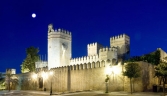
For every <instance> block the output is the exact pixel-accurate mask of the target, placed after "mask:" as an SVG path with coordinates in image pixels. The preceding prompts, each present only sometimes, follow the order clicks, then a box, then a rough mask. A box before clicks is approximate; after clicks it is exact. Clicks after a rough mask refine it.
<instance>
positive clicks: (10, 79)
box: [6, 72, 18, 91]
mask: <svg viewBox="0 0 167 96" xmlns="http://www.w3.org/2000/svg"><path fill="white" fill-rule="evenodd" d="M17 84H18V79H17V77H16V76H15V75H14V74H11V73H9V72H7V74H6V85H7V88H8V90H9V91H10V90H11V87H12V86H13V87H14V86H16V85H17Z"/></svg>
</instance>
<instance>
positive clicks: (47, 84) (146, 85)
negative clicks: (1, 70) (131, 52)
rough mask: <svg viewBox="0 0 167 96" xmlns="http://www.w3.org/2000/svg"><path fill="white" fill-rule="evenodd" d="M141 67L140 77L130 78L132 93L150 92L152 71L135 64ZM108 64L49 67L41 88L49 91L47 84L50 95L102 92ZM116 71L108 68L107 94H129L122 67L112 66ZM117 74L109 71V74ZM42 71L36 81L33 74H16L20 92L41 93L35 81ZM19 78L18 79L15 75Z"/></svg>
mask: <svg viewBox="0 0 167 96" xmlns="http://www.w3.org/2000/svg"><path fill="white" fill-rule="evenodd" d="M138 63H139V65H140V66H141V69H142V70H141V77H139V78H136V79H134V84H133V87H134V88H133V90H134V92H142V91H146V90H151V89H152V85H153V84H155V82H154V78H153V77H154V71H153V68H154V67H153V66H152V65H151V64H148V63H145V62H138ZM108 65H109V64H105V63H104V62H96V63H88V64H80V65H71V66H64V67H58V68H53V69H51V70H50V71H52V72H53V75H49V71H47V70H45V73H48V76H46V77H44V78H43V80H44V81H43V82H44V83H43V84H44V86H43V88H46V90H48V91H49V90H50V88H51V82H52V89H53V91H54V92H65V91H84V90H103V91H105V88H106V85H105V84H106V83H105V78H106V70H107V69H108V68H109V66H108ZM115 67H117V69H111V70H110V71H111V72H110V74H109V78H110V79H109V83H108V84H109V86H108V87H109V91H110V92H111V91H126V92H130V83H129V78H127V77H124V76H122V71H123V70H124V65H116V66H115ZM112 70H113V71H114V70H115V71H117V72H113V71H112ZM42 72H43V71H39V72H38V76H37V78H36V79H33V78H32V74H33V73H28V74H26V75H24V74H22V76H21V75H20V79H21V80H20V85H19V86H21V88H20V89H22V90H32V89H35V90H43V88H39V78H40V77H42ZM18 77H19V76H18Z"/></svg>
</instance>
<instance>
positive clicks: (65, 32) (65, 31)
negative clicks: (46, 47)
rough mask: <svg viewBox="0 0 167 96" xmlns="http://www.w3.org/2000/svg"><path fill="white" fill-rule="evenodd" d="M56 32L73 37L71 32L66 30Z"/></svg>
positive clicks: (56, 30)
mask: <svg viewBox="0 0 167 96" xmlns="http://www.w3.org/2000/svg"><path fill="white" fill-rule="evenodd" d="M54 32H58V33H62V34H67V35H71V32H69V31H68V30H64V29H60V28H59V29H55V31H54Z"/></svg>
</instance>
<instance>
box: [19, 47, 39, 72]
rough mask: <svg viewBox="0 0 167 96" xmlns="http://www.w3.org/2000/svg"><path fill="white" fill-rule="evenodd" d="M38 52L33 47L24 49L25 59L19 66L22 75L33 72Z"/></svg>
mask: <svg viewBox="0 0 167 96" xmlns="http://www.w3.org/2000/svg"><path fill="white" fill-rule="evenodd" d="M38 52H39V49H38V48H35V47H33V46H32V47H29V48H27V49H26V54H27V57H26V59H25V60H24V61H23V63H22V65H21V72H22V73H25V72H34V71H35V62H36V61H38V60H39V55H38Z"/></svg>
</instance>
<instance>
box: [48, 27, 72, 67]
mask: <svg viewBox="0 0 167 96" xmlns="http://www.w3.org/2000/svg"><path fill="white" fill-rule="evenodd" d="M71 37H72V36H71V33H70V32H68V31H65V30H61V29H58V30H54V29H53V25H52V24H49V25H48V69H49V70H50V69H51V68H55V67H60V66H66V65H69V64H70V59H71Z"/></svg>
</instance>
